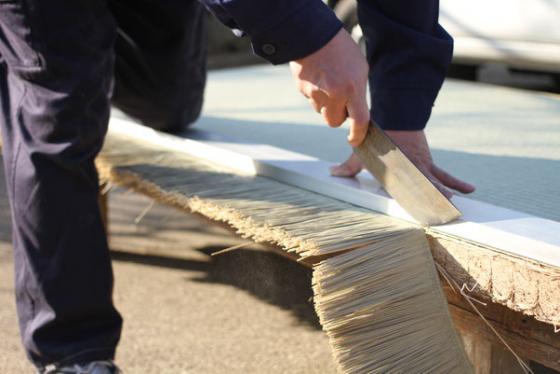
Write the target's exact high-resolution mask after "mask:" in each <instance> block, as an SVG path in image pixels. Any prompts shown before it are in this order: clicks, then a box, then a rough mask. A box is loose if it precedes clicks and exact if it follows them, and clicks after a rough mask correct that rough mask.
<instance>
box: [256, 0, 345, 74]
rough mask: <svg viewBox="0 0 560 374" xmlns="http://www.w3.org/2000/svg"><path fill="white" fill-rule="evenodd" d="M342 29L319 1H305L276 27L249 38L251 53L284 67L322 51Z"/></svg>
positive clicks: (327, 8) (338, 21) (339, 23)
mask: <svg viewBox="0 0 560 374" xmlns="http://www.w3.org/2000/svg"><path fill="white" fill-rule="evenodd" d="M341 28H342V23H341V22H340V20H339V19H338V18H337V17H336V15H335V14H334V13H333V11H332V10H331V9H330V8H329V7H327V6H326V5H325V4H324V3H323V2H322V1H320V0H312V1H306V2H305V3H304V5H303V6H301V7H299V8H298V9H297V10H296V11H295V12H293V13H292V14H290V15H289V16H288V17H286V18H284V19H283V20H282V21H281V22H280V23H279V24H277V25H274V26H273V27H272V28H270V29H268V30H265V31H263V32H260V33H257V34H253V35H251V42H252V47H253V52H254V53H255V54H256V55H259V56H261V57H263V58H264V59H266V60H268V61H269V62H271V63H272V64H274V65H278V64H284V63H286V62H289V61H294V60H297V59H300V58H303V57H306V56H308V55H310V54H312V53H313V52H315V51H317V50H319V49H321V48H322V47H323V46H324V45H325V44H327V43H328V42H329V41H330V40H331V39H332V38H333V37H334V36H335V35H336V34H337V33H338V31H339V30H340V29H341Z"/></svg>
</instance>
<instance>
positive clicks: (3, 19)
mask: <svg viewBox="0 0 560 374" xmlns="http://www.w3.org/2000/svg"><path fill="white" fill-rule="evenodd" d="M103 4H104V2H102V1H98V0H75V1H66V0H50V1H42V0H28V1H7V2H5V1H0V55H1V56H2V59H3V60H4V61H5V65H3V66H2V68H1V69H0V74H1V76H0V95H1V96H0V98H1V101H0V105H1V112H2V116H1V118H0V128H1V130H2V135H3V154H4V164H5V169H6V179H7V185H8V193H9V197H10V200H11V208H12V219H13V238H14V257H15V267H16V269H15V270H16V299H17V311H18V317H19V322H20V329H21V334H22V340H23V344H24V346H25V349H26V351H27V354H28V356H29V358H30V359H31V360H32V362H33V363H34V364H35V365H36V366H38V367H42V366H45V365H47V364H51V363H62V364H70V363H75V362H83V361H89V360H96V359H109V358H112V357H113V355H114V352H115V347H116V344H117V342H118V340H119V336H120V330H121V324H122V320H121V317H120V315H119V314H118V312H117V311H116V310H115V308H114V306H113V303H112V295H111V293H112V287H113V276H112V270H111V265H110V259H109V254H108V247H107V242H106V235H105V233H104V229H103V225H102V222H101V218H100V213H99V207H98V204H97V193H98V189H99V187H98V179H97V174H96V170H95V167H94V157H95V156H96V155H97V153H98V152H99V150H100V148H101V145H102V141H103V137H104V135H105V132H106V125H107V121H108V116H109V98H108V97H109V91H110V86H111V79H112V71H113V60H114V57H113V46H114V34H115V32H114V29H115V26H114V22H113V19H112V17H111V15H110V13H109V12H108V11H107V9H106V8H105V7H104V5H103Z"/></svg>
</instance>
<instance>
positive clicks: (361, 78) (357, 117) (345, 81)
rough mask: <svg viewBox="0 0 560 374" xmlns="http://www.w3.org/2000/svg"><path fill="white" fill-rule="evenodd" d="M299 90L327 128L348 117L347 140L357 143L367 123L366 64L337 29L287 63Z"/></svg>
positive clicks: (341, 31) (345, 33)
mask: <svg viewBox="0 0 560 374" xmlns="http://www.w3.org/2000/svg"><path fill="white" fill-rule="evenodd" d="M290 68H291V70H292V75H293V77H294V80H295V82H296V85H297V87H298V89H299V91H300V92H301V93H302V94H303V95H304V96H306V97H307V98H308V99H309V101H310V103H311V105H312V106H313V108H314V109H315V111H317V113H321V114H322V115H323V118H324V119H325V122H326V123H327V124H328V125H329V126H331V127H339V126H340V125H342V123H343V122H344V121H345V120H346V119H347V118H348V119H349V120H350V133H349V135H348V142H349V143H350V145H352V146H358V145H360V144H361V143H362V141H363V140H364V138H365V135H366V132H367V129H368V124H369V110H368V106H367V101H366V86H367V77H368V69H369V67H368V63H367V61H366V59H365V57H364V56H363V54H362V52H361V51H360V48H359V47H358V45H357V44H356V43H355V42H354V41H353V40H352V38H351V37H350V35H349V34H348V33H347V32H346V30H344V29H341V30H340V31H339V32H338V34H336V36H335V37H334V38H333V39H331V41H329V42H328V43H327V44H326V45H325V46H323V47H322V48H321V49H320V50H318V51H316V52H314V53H312V54H311V55H309V56H307V57H304V58H302V59H300V60H296V61H292V62H290Z"/></svg>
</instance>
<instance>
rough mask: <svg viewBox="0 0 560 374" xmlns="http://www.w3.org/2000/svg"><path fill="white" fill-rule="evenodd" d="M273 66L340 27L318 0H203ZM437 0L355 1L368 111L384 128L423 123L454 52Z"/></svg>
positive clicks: (306, 51) (319, 43) (318, 44)
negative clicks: (363, 45)
mask: <svg viewBox="0 0 560 374" xmlns="http://www.w3.org/2000/svg"><path fill="white" fill-rule="evenodd" d="M202 2H203V3H204V4H206V6H207V7H208V9H210V10H211V11H212V12H213V13H214V14H215V15H216V16H217V17H218V18H219V19H220V20H221V21H222V22H223V23H225V24H226V25H227V26H229V27H230V28H232V29H234V31H235V32H236V33H237V34H238V35H248V36H250V37H251V41H252V45H253V50H254V52H255V53H256V54H258V55H259V56H262V57H263V58H265V59H267V60H268V61H270V62H271V63H273V64H282V63H286V62H288V61H292V60H295V59H298V58H301V57H305V56H307V55H309V54H311V53H313V52H315V51H316V50H318V49H320V48H321V47H322V46H323V45H325V44H326V43H327V42H328V41H329V40H330V39H331V38H332V37H333V36H334V35H335V34H336V33H337V32H338V31H339V30H340V28H341V27H342V24H341V23H340V21H339V20H338V19H337V18H336V16H335V15H334V13H333V12H332V11H331V10H330V9H329V8H328V7H327V6H326V5H325V4H324V3H323V2H322V1H321V0H202ZM438 14H439V0H358V17H359V21H360V25H361V26H362V30H363V32H364V36H365V38H366V45H367V59H368V62H369V64H370V79H369V83H370V90H371V93H372V116H373V119H374V120H376V122H378V123H379V124H380V125H381V126H382V127H383V128H385V129H393V130H418V129H422V128H424V126H425V125H426V122H427V121H428V118H429V116H430V113H431V109H432V106H433V103H434V101H435V98H436V96H437V93H438V92H439V89H440V88H441V85H442V83H443V78H444V75H445V72H446V70H447V67H448V65H449V62H450V61H451V56H452V52H453V40H452V38H451V37H450V36H449V35H448V34H447V33H446V32H445V30H444V29H443V28H442V27H441V26H440V25H439V24H438Z"/></svg>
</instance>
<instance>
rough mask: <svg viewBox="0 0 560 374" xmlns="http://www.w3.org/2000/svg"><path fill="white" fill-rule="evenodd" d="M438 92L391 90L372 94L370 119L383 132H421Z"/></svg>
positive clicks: (435, 90)
mask: <svg viewBox="0 0 560 374" xmlns="http://www.w3.org/2000/svg"><path fill="white" fill-rule="evenodd" d="M437 94H438V90H437V89H434V90H421V89H402V90H399V89H393V90H376V91H375V92H373V93H372V106H371V118H373V120H374V121H375V122H376V123H377V124H379V126H380V127H381V128H382V129H383V130H401V131H418V130H423V129H424V128H425V127H426V124H427V123H428V120H429V119H430V115H431V113H432V107H433V105H434V101H435V99H436V97H437Z"/></svg>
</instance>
